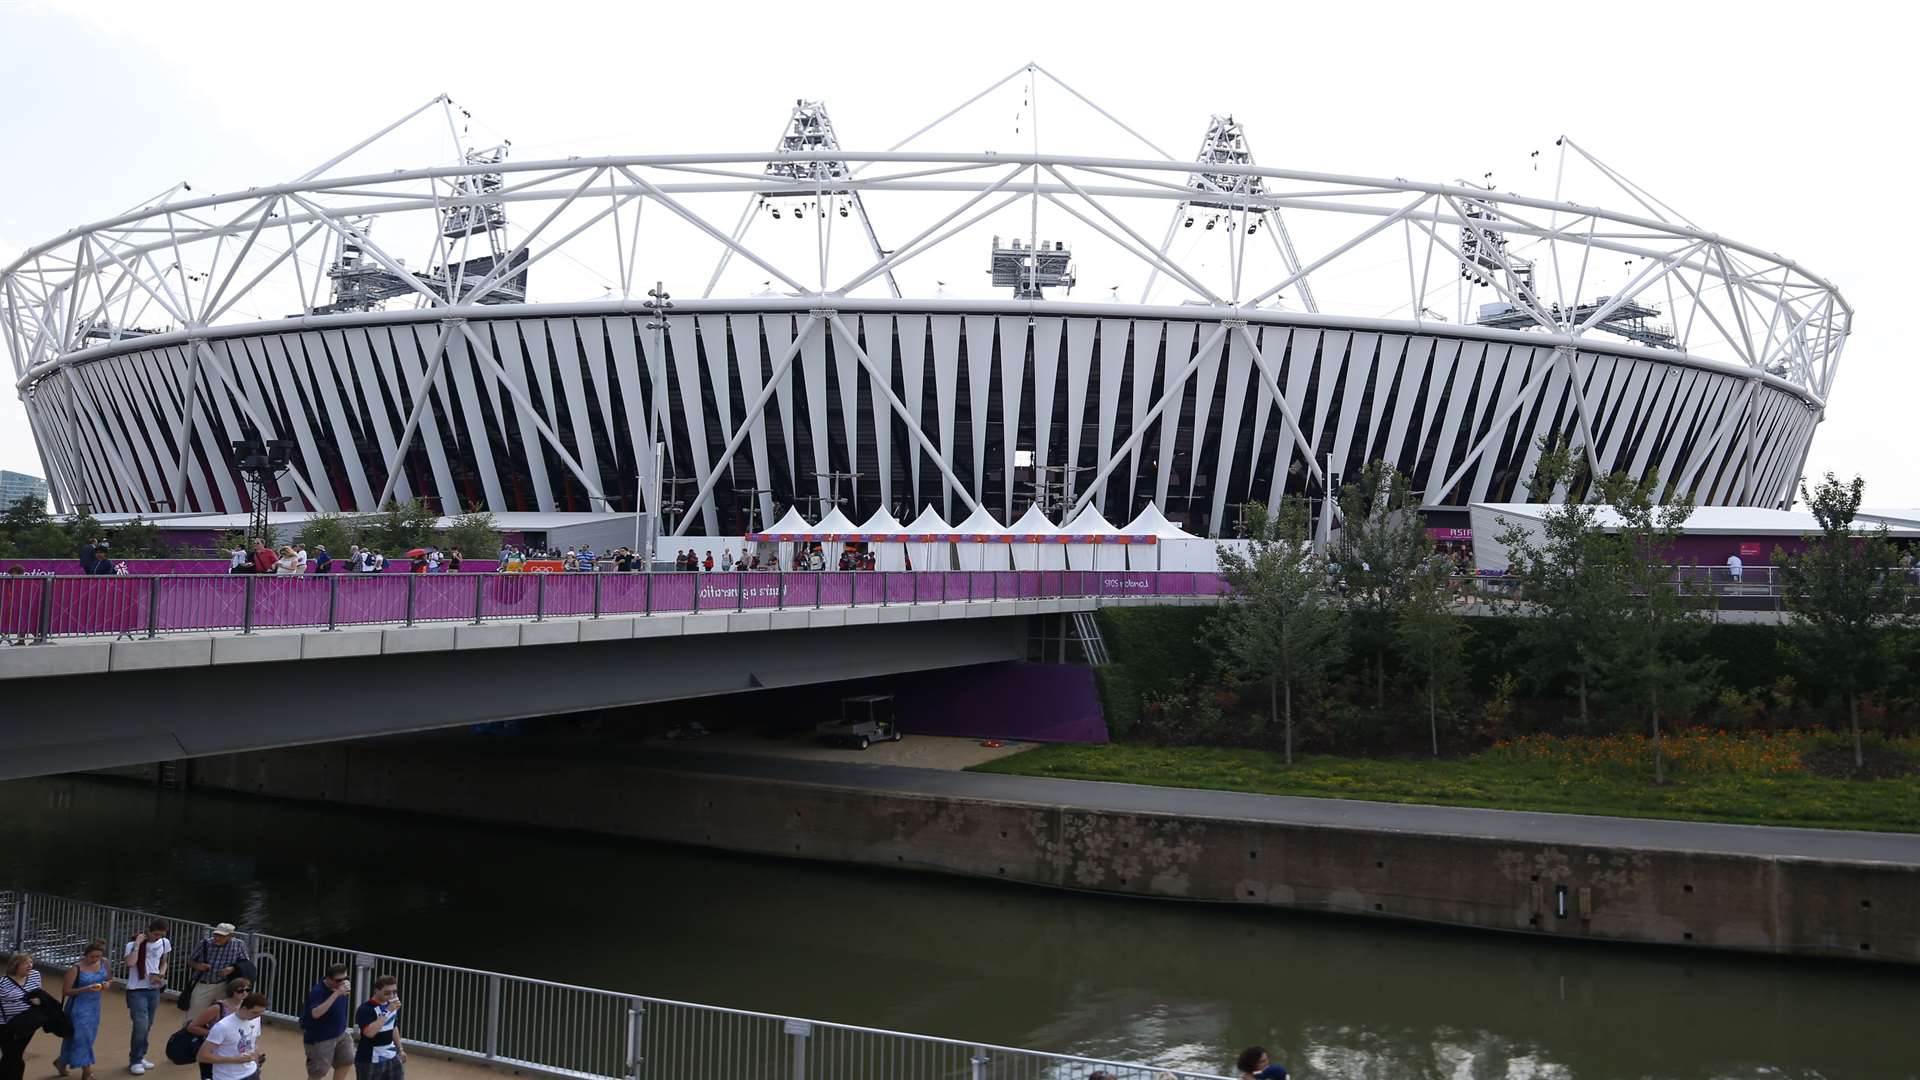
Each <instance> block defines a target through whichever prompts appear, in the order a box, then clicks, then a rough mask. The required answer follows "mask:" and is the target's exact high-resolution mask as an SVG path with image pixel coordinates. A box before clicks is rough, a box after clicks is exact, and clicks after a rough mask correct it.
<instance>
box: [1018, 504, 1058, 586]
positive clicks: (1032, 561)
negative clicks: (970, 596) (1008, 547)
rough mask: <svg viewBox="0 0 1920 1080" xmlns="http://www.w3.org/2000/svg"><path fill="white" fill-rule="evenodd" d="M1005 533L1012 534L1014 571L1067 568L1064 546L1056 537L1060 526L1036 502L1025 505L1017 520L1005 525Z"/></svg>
mask: <svg viewBox="0 0 1920 1080" xmlns="http://www.w3.org/2000/svg"><path fill="white" fill-rule="evenodd" d="M1007 532H1008V534H1009V535H1011V536H1012V537H1013V545H1012V547H1013V568H1014V569H1015V570H1064V569H1066V565H1067V547H1066V545H1065V544H1063V543H1061V542H1060V540H1059V536H1060V526H1058V525H1055V524H1054V523H1053V522H1052V521H1051V520H1049V519H1048V517H1047V515H1046V514H1044V513H1042V512H1041V510H1040V504H1039V503H1034V504H1033V505H1031V506H1029V507H1027V512H1026V513H1025V514H1022V515H1021V516H1020V520H1019V521H1016V522H1014V523H1013V524H1012V525H1009V526H1007Z"/></svg>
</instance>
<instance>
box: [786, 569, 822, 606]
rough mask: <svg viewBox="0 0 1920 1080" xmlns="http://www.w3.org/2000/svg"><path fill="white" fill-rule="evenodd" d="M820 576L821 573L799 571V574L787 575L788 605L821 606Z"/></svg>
mask: <svg viewBox="0 0 1920 1080" xmlns="http://www.w3.org/2000/svg"><path fill="white" fill-rule="evenodd" d="M820 577H821V575H819V574H810V573H798V574H788V575H786V578H787V606H788V607H819V606H820Z"/></svg>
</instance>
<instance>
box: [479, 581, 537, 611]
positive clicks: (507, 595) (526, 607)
mask: <svg viewBox="0 0 1920 1080" xmlns="http://www.w3.org/2000/svg"><path fill="white" fill-rule="evenodd" d="M542 576H543V575H540V574H495V575H493V576H492V577H489V578H488V579H487V585H486V589H485V591H484V592H482V593H481V596H480V615H481V617H482V618H487V619H531V618H533V617H534V616H535V615H537V614H539V608H538V604H539V601H540V578H541V577H542Z"/></svg>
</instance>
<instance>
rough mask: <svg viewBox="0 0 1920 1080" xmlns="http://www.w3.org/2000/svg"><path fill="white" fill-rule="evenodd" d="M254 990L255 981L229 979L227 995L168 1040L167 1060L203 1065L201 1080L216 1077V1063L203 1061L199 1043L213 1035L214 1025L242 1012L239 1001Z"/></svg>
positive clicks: (180, 1063) (181, 1063)
mask: <svg viewBox="0 0 1920 1080" xmlns="http://www.w3.org/2000/svg"><path fill="white" fill-rule="evenodd" d="M251 993H253V980H252V979H248V978H245V977H240V978H233V979H228V980H227V996H226V997H223V998H221V999H220V1000H219V1001H216V1002H214V1003H213V1004H211V1005H209V1006H207V1008H206V1011H205V1012H202V1013H201V1014H200V1015H199V1016H196V1017H193V1018H192V1019H190V1020H188V1021H187V1026H186V1027H183V1028H181V1029H180V1030H179V1031H176V1032H174V1033H173V1037H172V1038H170V1039H168V1040H167V1060H168V1061H171V1062H173V1063H174V1064H175V1065H191V1064H194V1063H195V1062H198V1063H199V1065H200V1080H213V1066H212V1065H209V1064H207V1063H206V1062H204V1061H200V1045H201V1044H202V1043H204V1042H206V1039H207V1036H208V1035H210V1034H212V1032H213V1028H214V1025H216V1024H218V1023H219V1022H220V1021H222V1020H225V1019H226V1018H227V1017H229V1016H232V1015H233V1014H234V1013H237V1012H239V1011H240V1003H241V1002H242V1001H244V1000H246V997H247V995H248V994H251Z"/></svg>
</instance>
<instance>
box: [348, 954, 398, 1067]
mask: <svg viewBox="0 0 1920 1080" xmlns="http://www.w3.org/2000/svg"><path fill="white" fill-rule="evenodd" d="M353 1026H354V1027H355V1028H357V1029H358V1030H359V1032H360V1045H359V1048H358V1049H356V1050H355V1051H354V1054H353V1075H354V1080H406V1067H407V1048H406V1047H405V1046H403V1045H401V1043H400V980H399V979H397V978H395V977H394V976H392V975H382V976H380V977H379V978H377V979H375V980H373V996H372V997H370V998H368V999H367V1000H366V1001H364V1002H362V1003H361V1005H360V1008H358V1009H357V1010H355V1011H354V1014H353Z"/></svg>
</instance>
